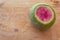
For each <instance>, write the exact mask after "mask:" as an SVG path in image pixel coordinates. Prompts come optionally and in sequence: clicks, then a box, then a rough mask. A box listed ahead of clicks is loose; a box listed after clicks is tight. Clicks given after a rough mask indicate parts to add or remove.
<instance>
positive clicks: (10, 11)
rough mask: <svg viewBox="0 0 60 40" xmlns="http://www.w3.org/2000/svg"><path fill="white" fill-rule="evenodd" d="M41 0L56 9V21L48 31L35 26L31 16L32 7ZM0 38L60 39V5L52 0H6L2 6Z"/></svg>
mask: <svg viewBox="0 0 60 40" xmlns="http://www.w3.org/2000/svg"><path fill="white" fill-rule="evenodd" d="M39 2H44V3H49V4H51V5H52V6H53V7H54V9H55V11H56V22H55V24H54V25H53V26H52V27H51V28H50V29H48V30H47V31H40V30H39V29H37V28H35V27H34V25H33V24H32V23H31V21H30V18H29V13H30V8H31V7H32V5H34V4H36V3H39ZM0 40H60V6H59V5H57V6H55V5H54V3H53V2H51V1H50V0H5V2H4V4H3V5H2V6H1V8H0Z"/></svg>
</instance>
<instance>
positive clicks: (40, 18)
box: [30, 3, 56, 30]
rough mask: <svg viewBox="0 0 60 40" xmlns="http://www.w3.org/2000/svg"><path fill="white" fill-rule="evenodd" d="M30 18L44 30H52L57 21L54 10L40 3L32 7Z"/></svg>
mask: <svg viewBox="0 0 60 40" xmlns="http://www.w3.org/2000/svg"><path fill="white" fill-rule="evenodd" d="M30 17H31V20H32V21H33V22H34V23H35V24H36V25H38V26H39V28H40V29H42V30H45V29H48V28H50V27H51V26H52V25H53V24H54V22H55V20H56V15H55V11H54V9H53V8H52V7H51V6H50V5H49V4H46V3H38V4H35V5H34V6H32V8H31V11H30Z"/></svg>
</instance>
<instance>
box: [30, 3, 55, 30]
mask: <svg viewBox="0 0 60 40" xmlns="http://www.w3.org/2000/svg"><path fill="white" fill-rule="evenodd" d="M40 5H43V6H48V7H50V8H51V10H52V12H53V14H54V16H53V17H54V18H53V19H52V20H51V21H50V22H49V23H48V24H43V23H41V22H40V21H39V20H37V18H36V17H35V9H36V7H38V6H40ZM30 18H31V20H32V21H33V22H34V23H35V24H36V25H39V26H40V29H42V30H45V29H48V28H50V27H51V26H52V25H53V24H54V22H55V20H56V15H55V11H54V9H53V8H52V7H51V6H50V5H49V4H46V3H38V4H35V5H34V6H32V8H31V10H30Z"/></svg>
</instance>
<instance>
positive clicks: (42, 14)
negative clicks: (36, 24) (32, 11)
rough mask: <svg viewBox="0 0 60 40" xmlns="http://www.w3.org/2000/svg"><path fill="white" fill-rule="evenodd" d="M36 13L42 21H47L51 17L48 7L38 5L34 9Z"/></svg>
mask: <svg viewBox="0 0 60 40" xmlns="http://www.w3.org/2000/svg"><path fill="white" fill-rule="evenodd" d="M36 15H37V16H38V18H39V19H40V20H42V21H49V20H50V19H51V17H52V12H51V10H50V9H49V8H48V7H46V6H40V7H38V8H37V10H36Z"/></svg>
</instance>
